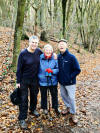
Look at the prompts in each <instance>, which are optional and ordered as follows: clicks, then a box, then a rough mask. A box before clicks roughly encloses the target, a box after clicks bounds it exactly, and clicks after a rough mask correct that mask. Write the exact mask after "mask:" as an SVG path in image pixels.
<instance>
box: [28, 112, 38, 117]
mask: <svg viewBox="0 0 100 133" xmlns="http://www.w3.org/2000/svg"><path fill="white" fill-rule="evenodd" d="M30 115H35V116H36V117H39V116H40V114H39V113H38V112H37V111H36V110H34V111H31V112H30Z"/></svg>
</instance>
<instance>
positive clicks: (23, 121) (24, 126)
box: [19, 120, 27, 129]
mask: <svg viewBox="0 0 100 133" xmlns="http://www.w3.org/2000/svg"><path fill="white" fill-rule="evenodd" d="M19 125H20V127H21V128H22V129H27V124H26V122H25V120H20V121H19Z"/></svg>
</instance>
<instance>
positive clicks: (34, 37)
mask: <svg viewBox="0 0 100 133" xmlns="http://www.w3.org/2000/svg"><path fill="white" fill-rule="evenodd" d="M34 39H36V40H38V41H39V38H38V37H37V36H30V37H29V42H31V40H34Z"/></svg>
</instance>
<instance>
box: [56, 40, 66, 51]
mask: <svg viewBox="0 0 100 133" xmlns="http://www.w3.org/2000/svg"><path fill="white" fill-rule="evenodd" d="M67 48H68V45H67V43H66V42H63V41H62V42H59V44H58V49H59V50H60V52H61V53H64V52H65V51H66V49H67Z"/></svg>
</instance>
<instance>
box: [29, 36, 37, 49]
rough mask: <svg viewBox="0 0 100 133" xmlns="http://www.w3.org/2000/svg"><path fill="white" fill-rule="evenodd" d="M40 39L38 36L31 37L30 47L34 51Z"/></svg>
mask: <svg viewBox="0 0 100 133" xmlns="http://www.w3.org/2000/svg"><path fill="white" fill-rule="evenodd" d="M38 43H39V40H38V38H30V40H29V49H30V51H34V50H35V49H36V48H37V47H38Z"/></svg>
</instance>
